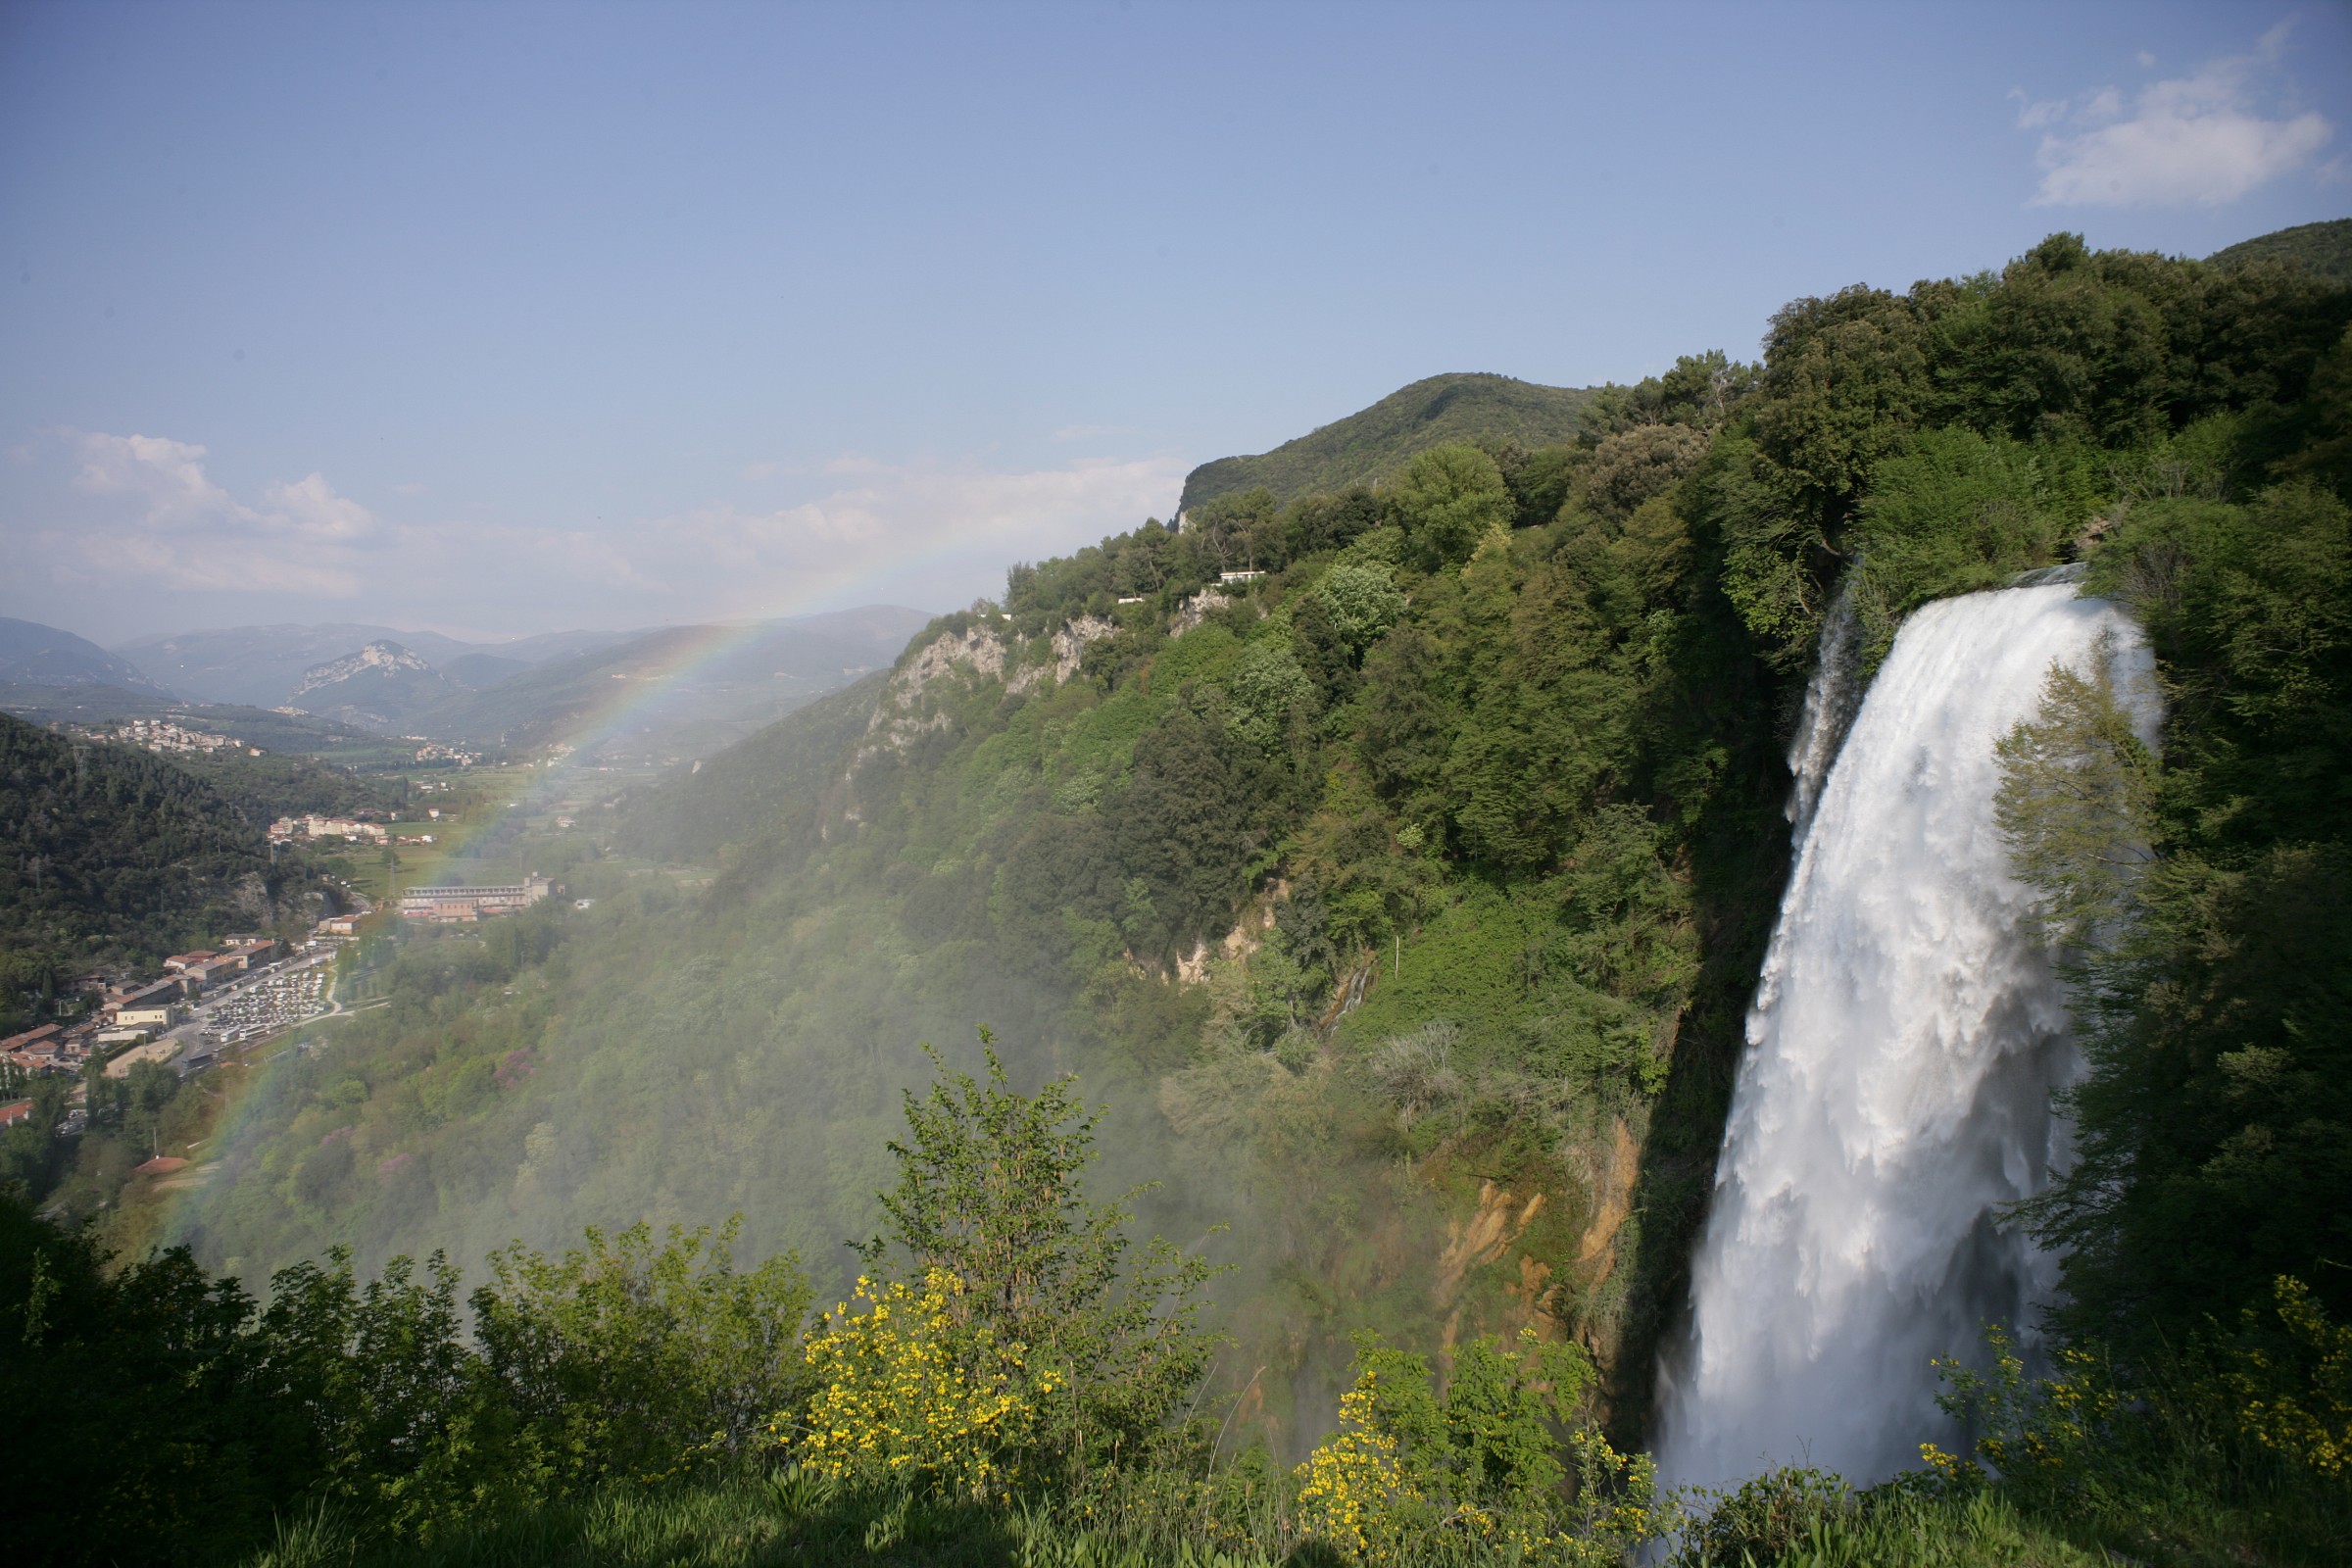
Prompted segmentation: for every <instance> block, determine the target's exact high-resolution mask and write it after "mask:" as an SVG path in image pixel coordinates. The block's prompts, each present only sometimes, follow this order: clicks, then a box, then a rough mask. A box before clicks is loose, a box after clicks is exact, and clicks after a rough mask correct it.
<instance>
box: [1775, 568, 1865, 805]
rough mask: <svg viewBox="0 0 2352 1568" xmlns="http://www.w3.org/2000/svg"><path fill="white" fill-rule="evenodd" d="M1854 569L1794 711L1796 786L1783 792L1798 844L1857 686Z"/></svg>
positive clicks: (1792, 772) (1848, 720) (1824, 626)
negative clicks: (1799, 707)
mask: <svg viewBox="0 0 2352 1568" xmlns="http://www.w3.org/2000/svg"><path fill="white" fill-rule="evenodd" d="M1856 575H1857V572H1856V570H1854V569H1851V568H1849V569H1848V570H1847V572H1846V574H1845V581H1844V583H1843V585H1842V586H1840V587H1839V588H1838V597H1837V598H1836V599H1835V600H1833V601H1832V602H1831V604H1830V613H1829V614H1828V615H1827V616H1826V617H1824V618H1823V620H1822V623H1821V646H1820V655H1819V657H1818V658H1816V659H1815V660H1814V662H1813V678H1812V679H1811V680H1808V681H1806V682H1805V706H1804V709H1803V711H1801V712H1800V713H1799V714H1798V715H1797V720H1796V735H1795V737H1794V739H1792V740H1791V741H1790V742H1789V776H1790V777H1791V778H1792V779H1793V780H1795V787H1794V788H1792V789H1791V790H1790V791H1789V843H1791V844H1802V843H1804V841H1805V831H1806V830H1807V829H1808V828H1810V827H1811V826H1812V825H1813V809H1814V807H1816V806H1817V805H1819V804H1820V802H1821V786H1822V782H1823V781H1824V780H1825V779H1827V778H1828V777H1829V772H1830V764H1831V763H1832V762H1834V761H1836V760H1838V747H1839V746H1840V745H1842V744H1844V741H1845V732H1846V730H1847V729H1848V728H1849V727H1850V726H1851V725H1852V724H1853V721H1854V709H1855V707H1856V706H1857V705H1858V702H1859V700H1860V697H1861V693H1862V688H1861V685H1860V683H1859V682H1858V681H1857V680H1856V679H1855V676H1856V675H1857V674H1858V673H1859V672H1858V671H1857V670H1856V668H1855V665H1856V664H1857V663H1858V662H1860V661H1859V656H1860V654H1861V652H1862V642H1861V630H1860V628H1861V623H1862V617H1861V615H1860V614H1858V613H1856V612H1855V610H1854V580H1855V577H1856Z"/></svg>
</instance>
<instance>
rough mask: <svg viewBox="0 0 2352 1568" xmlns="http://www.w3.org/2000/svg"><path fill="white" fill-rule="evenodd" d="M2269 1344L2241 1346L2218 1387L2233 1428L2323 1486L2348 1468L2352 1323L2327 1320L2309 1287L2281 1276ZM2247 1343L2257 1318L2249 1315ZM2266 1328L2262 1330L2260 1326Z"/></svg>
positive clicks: (2351, 1430)
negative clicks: (2226, 1398)
mask: <svg viewBox="0 0 2352 1568" xmlns="http://www.w3.org/2000/svg"><path fill="white" fill-rule="evenodd" d="M2272 1303H2273V1309H2274V1310H2275V1311H2276V1312H2277V1314H2278V1328H2277V1329H2276V1330H2271V1331H2270V1333H2269V1334H2268V1335H2267V1336H2266V1337H2267V1338H2268V1339H2269V1340H2270V1341H2271V1344H2270V1345H2269V1346H2268V1347H2266V1346H2264V1345H2262V1344H2260V1343H2254V1344H2245V1345H2241V1346H2240V1347H2239V1348H2237V1349H2236V1351H2235V1352H2234V1353H2233V1354H2232V1355H2231V1356H2230V1357H2229V1366H2228V1368H2227V1370H2226V1371H2225V1372H2224V1374H2223V1382H2224V1384H2225V1386H2226V1387H2227V1388H2228V1389H2229V1393H2230V1395H2231V1396H2232V1398H2233V1402H2234V1403H2235V1404H2236V1406H2237V1420H2238V1430H2239V1431H2240V1432H2241V1433H2242V1434H2243V1435H2244V1436H2245V1437H2246V1438H2248V1439H2250V1440H2251V1441H2252V1442H2253V1443H2254V1444H2256V1445H2257V1446H2260V1447H2262V1448H2263V1449H2265V1450H2267V1451H2268V1452H2271V1453H2274V1454H2277V1455H2278V1457H2280V1458H2282V1459H2285V1460H2287V1461H2288V1462H2289V1463H2292V1464H2296V1465H2299V1466H2301V1467H2302V1468H2304V1469H2307V1470H2309V1471H2311V1472H2312V1473H2313V1474H2315V1475H2319V1476H2323V1477H2326V1478H2327V1480H2329V1481H2341V1480H2343V1479H2345V1476H2346V1472H2347V1471H2352V1324H2343V1323H2330V1322H2328V1321H2327V1310H2326V1308H2324V1307H2322V1306H2321V1305H2320V1303H2319V1302H2318V1301H2316V1300H2314V1299H2312V1295H2311V1287H2309V1286H2308V1285H2305V1284H2304V1283H2303V1282H2302V1281H2301V1280H2298V1279H2296V1278H2294V1277H2293V1276H2292V1275H2287V1274H2281V1275H2280V1276H2278V1280H2277V1282H2276V1283H2275V1284H2274V1285H2273V1287H2272ZM2246 1317H2247V1320H2248V1332H2247V1334H2246V1336H2245V1338H2246V1339H2248V1340H2253V1339H2254V1338H2255V1335H2254V1333H2253V1332H2252V1331H2253V1328H2254V1324H2255V1321H2256V1314H2255V1313H2253V1312H2248V1313H2247V1314H2246ZM2266 1327H2267V1325H2266Z"/></svg>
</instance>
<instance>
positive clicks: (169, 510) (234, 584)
mask: <svg viewBox="0 0 2352 1568" xmlns="http://www.w3.org/2000/svg"><path fill="white" fill-rule="evenodd" d="M74 444H75V447H76V449H77V451H78V455H79V457H80V461H81V466H80V470H79V471H78V472H77V473H75V474H74V476H73V488H74V489H76V490H78V491H80V492H82V493H83V494H84V495H89V496H94V497H97V498H99V499H100V501H101V503H102V504H105V505H102V509H101V511H102V515H101V516H100V517H99V519H98V520H96V521H94V522H93V523H91V524H90V525H88V526H85V527H80V528H73V529H67V528H49V529H44V530H42V531H41V532H39V533H36V534H35V535H33V541H32V542H33V546H34V549H35V550H36V551H38V552H39V553H42V554H46V555H47V556H48V557H49V559H50V564H51V568H52V575H53V576H54V578H55V579H56V580H58V581H60V582H63V583H73V584H80V585H85V586H86V585H96V584H108V585H114V586H118V587H119V586H123V585H127V584H136V585H138V586H139V587H140V588H141V589H142V590H146V591H154V590H164V591H192V592H241V593H287V594H301V595H305V596H312V597H319V596H323V597H327V598H335V599H347V598H350V597H352V596H354V595H356V594H357V593H359V591H360V585H361V582H362V573H361V572H360V571H359V569H358V565H357V563H356V562H355V561H354V560H352V559H351V551H350V548H349V547H350V546H352V545H354V544H356V543H358V542H360V541H362V540H364V539H367V538H368V537H370V536H371V535H373V534H374V533H375V532H376V522H375V518H374V516H373V515H370V514H369V513H368V509H367V508H365V507H363V506H361V505H360V504H359V503H358V502H356V501H353V500H350V499H349V498H347V497H345V496H341V495H337V494H336V493H335V490H334V487H333V486H332V485H329V484H328V483H327V482H326V479H325V477H324V476H323V475H320V474H317V473H314V474H312V475H310V476H309V477H308V478H305V479H300V480H296V481H295V482H293V483H290V484H289V483H286V482H283V481H279V482H277V483H273V484H271V485H269V486H268V487H266V488H265V489H264V491H263V492H262V497H261V503H262V504H261V505H259V506H253V505H249V504H248V503H246V502H243V501H240V500H238V499H237V498H236V497H235V496H234V495H231V494H230V493H229V492H228V491H227V490H226V489H224V488H222V487H221V485H220V484H218V483H216V482H215V481H214V480H213V479H212V478H211V476H209V475H208V474H207V473H206V472H205V470H204V460H205V457H206V452H205V449H204V448H203V447H201V446H197V445H195V444H193V443H191V442H186V441H173V440H172V439H170V438H169V437H166V436H151V435H110V434H107V433H106V432H104V431H84V432H80V433H79V434H78V435H76V436H75V437H74ZM124 504H126V505H124Z"/></svg>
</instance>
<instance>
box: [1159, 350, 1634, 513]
mask: <svg viewBox="0 0 2352 1568" xmlns="http://www.w3.org/2000/svg"><path fill="white" fill-rule="evenodd" d="M1595 390H1596V389H1594V388H1591V387H1562V386H1543V385H1540V384H1538V383H1537V382H1534V381H1519V380H1514V379H1513V378H1511V377H1510V376H1507V375H1489V374H1472V373H1455V374H1448V375H1433V376H1429V377H1427V378H1425V379H1423V380H1419V381H1415V382H1413V383H1412V384H1411V385H1410V386H1406V387H1400V388H1398V389H1397V391H1395V392H1392V393H1390V394H1389V395H1388V396H1387V397H1385V398H1382V399H1381V400H1380V401H1379V402H1377V403H1375V404H1373V405H1372V406H1371V407H1370V408H1368V409H1363V410H1361V411H1359V412H1357V413H1354V414H1350V415H1348V417H1345V418H1341V419H1334V420H1333V421H1332V422H1331V423H1329V424H1326V425H1323V426H1321V427H1319V428H1317V429H1315V430H1312V431H1310V432H1308V433H1307V434H1305V435H1302V436H1300V437H1299V438H1298V439H1297V440H1295V441H1286V442H1284V443H1283V444H1282V445H1281V446H1278V447H1276V448H1275V449H1274V450H1273V451H1271V452H1263V453H1259V454H1258V455H1256V456H1255V457H1239V458H1219V459H1217V460H1216V461H1214V462H1212V463H1203V464H1202V465H1201V466H1199V467H1197V468H1195V469H1194V470H1193V471H1192V472H1191V473H1190V474H1188V475H1187V476H1186V477H1185V481H1184V498H1183V500H1182V501H1180V502H1179V503H1178V504H1177V512H1178V515H1182V514H1184V513H1186V512H1189V511H1190V510H1192V509H1193V508H1195V507H1197V506H1200V505H1201V503H1202V502H1205V501H1209V500H1213V499H1214V498H1216V497H1218V496H1222V495H1232V494H1235V493H1237V492H1240V491H1244V490H1251V489H1255V488H1257V487H1258V486H1261V485H1262V486H1264V487H1265V488H1266V489H1268V490H1271V491H1272V492H1273V493H1274V499H1275V500H1277V501H1295V500H1297V499H1298V498H1299V497H1300V496H1305V495H1314V494H1317V493H1326V492H1336V491H1339V490H1344V489H1346V488H1347V487H1348V486H1349V485H1355V484H1372V483H1376V482H1378V481H1379V480H1381V479H1384V478H1387V477H1388V476H1389V475H1391V474H1393V473H1396V472H1397V471H1399V470H1400V469H1402V468H1403V466H1405V464H1407V463H1409V462H1410V461H1411V460H1412V459H1413V458H1414V457H1415V456H1416V455H1417V454H1419V453H1422V452H1426V451H1427V450H1429V449H1430V448H1431V447H1434V446H1442V445H1444V444H1445V443H1446V442H1448V441H1477V440H1489V441H1516V442H1518V443H1520V444H1521V445H1522V446H1531V447H1533V446H1547V445H1550V444H1552V443H1554V442H1560V441H1567V440H1570V439H1572V438H1574V437H1575V435H1576V434H1577V430H1578V427H1579V422H1580V420H1581V418H1582V417H1583V414H1584V411H1585V408H1586V406H1587V405H1589V404H1590V403H1591V402H1592V401H1593V396H1594V392H1595Z"/></svg>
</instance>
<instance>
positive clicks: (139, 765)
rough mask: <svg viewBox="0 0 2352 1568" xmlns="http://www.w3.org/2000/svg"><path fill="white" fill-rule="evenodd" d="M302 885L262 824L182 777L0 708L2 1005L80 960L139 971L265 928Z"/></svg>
mask: <svg viewBox="0 0 2352 1568" xmlns="http://www.w3.org/2000/svg"><path fill="white" fill-rule="evenodd" d="M303 885H304V880H303V877H302V876H301V875H300V874H299V873H296V872H294V871H292V870H291V869H290V868H289V869H288V870H285V871H281V870H280V869H278V868H277V867H275V866H273V865H272V863H271V861H270V846H269V844H268V842H267V840H266V838H265V837H264V834H263V831H262V826H261V825H260V824H257V823H255V822H254V821H253V820H251V819H250V818H249V817H247V816H246V815H245V814H244V813H243V812H241V811H239V810H238V809H237V808H236V807H235V806H234V805H233V804H232V803H231V802H229V801H228V800H227V799H225V798H224V797H222V796H221V794H220V793H219V792H218V791H216V790H215V789H214V788H212V787H211V786H210V785H208V784H206V783H205V782H203V781H202V780H200V779H198V778H196V777H195V776H193V775H192V774H190V773H189V772H188V771H187V770H186V769H184V768H181V767H179V766H177V765H175V764H173V763H172V762H169V761H166V760H163V759H162V758H159V757H155V756H152V755H150V754H149V753H147V752H144V751H140V750H138V749H137V748H134V747H128V746H115V745H109V744H106V743H103V742H95V741H80V740H70V739H68V738H66V737H64V736H61V735H57V734H55V733H53V732H51V731H49V730H45V729H41V728H39V727H38V726H36V725H32V724H27V723H25V721H24V720H22V719H19V718H15V717H12V716H10V715H7V714H0V954H4V955H5V956H6V960H5V961H6V964H7V968H6V970H5V971H0V985H5V986H6V987H7V989H8V992H9V1000H10V1002H11V1003H12V1004H16V1006H14V1007H12V1010H11V1015H12V1016H13V1015H15V1013H16V1012H18V1011H21V1007H22V1002H23V998H24V997H25V996H27V995H30V994H32V993H35V992H38V991H39V990H40V988H41V987H42V986H44V985H48V986H50V987H52V988H54V987H56V986H58V985H59V984H62V983H63V982H64V981H66V980H68V979H70V978H71V977H72V976H73V975H74V974H78V973H80V972H81V971H82V970H83V969H86V968H87V967H89V966H90V965H93V964H98V965H106V964H113V963H122V962H138V963H148V964H152V963H155V962H158V961H160V960H161V958H162V957H163V956H164V955H165V954H167V953H171V952H172V951H173V950H174V949H175V948H179V947H185V946H188V945H191V944H192V943H194V942H195V941H196V940H197V939H199V938H201V937H205V936H208V935H213V934H218V933H219V932H220V931H221V930H224V929H230V928H234V927H254V928H259V927H267V926H269V925H270V924H271V923H272V922H273V921H274V920H275V918H276V917H277V915H278V914H279V913H280V901H281V900H282V899H284V898H285V897H286V896H287V895H288V894H290V893H293V892H295V891H297V890H299V889H300V888H301V887H302V886H303Z"/></svg>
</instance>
